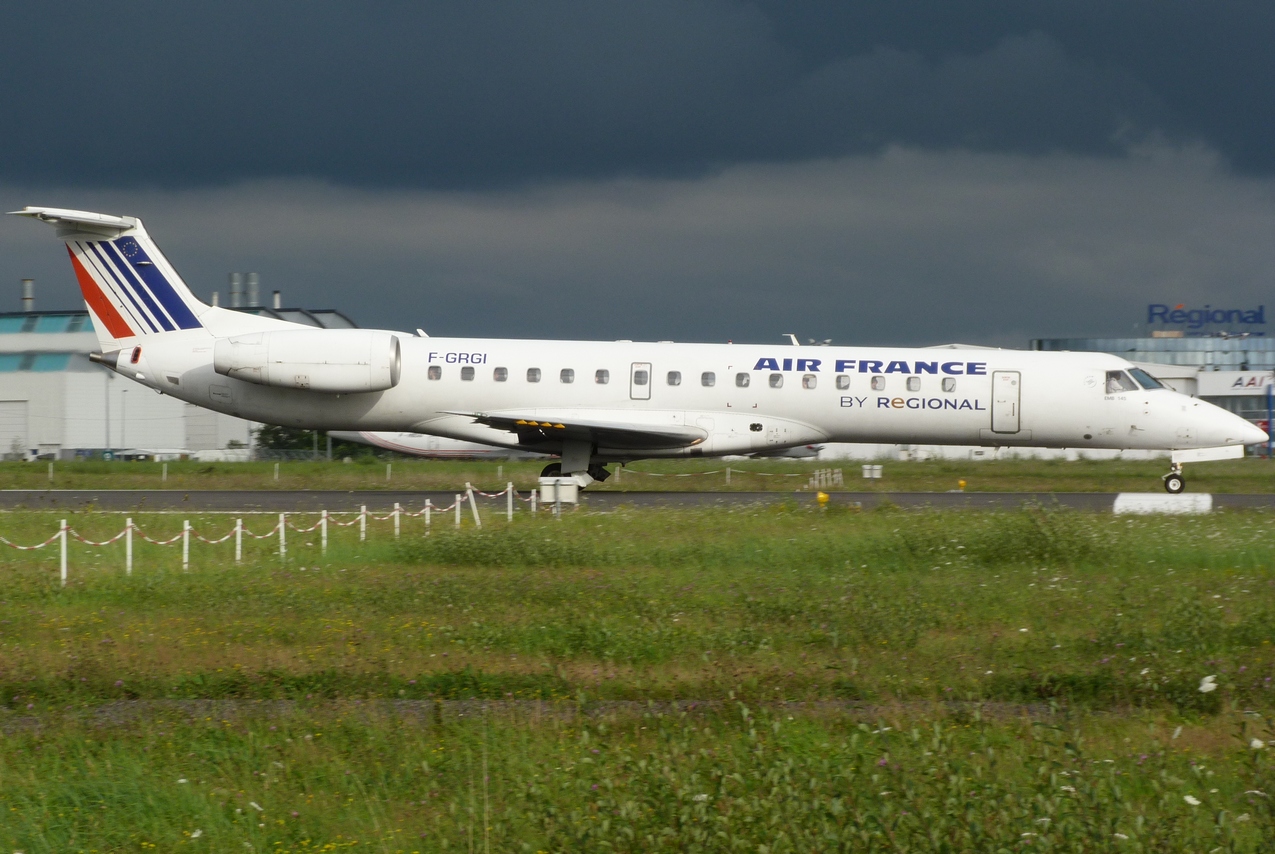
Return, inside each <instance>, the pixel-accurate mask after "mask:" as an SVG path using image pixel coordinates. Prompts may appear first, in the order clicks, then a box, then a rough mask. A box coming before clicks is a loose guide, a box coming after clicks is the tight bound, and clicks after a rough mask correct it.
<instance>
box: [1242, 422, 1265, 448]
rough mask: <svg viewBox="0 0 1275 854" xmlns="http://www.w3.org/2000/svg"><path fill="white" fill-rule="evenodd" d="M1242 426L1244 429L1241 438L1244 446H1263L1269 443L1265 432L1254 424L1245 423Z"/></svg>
mask: <svg viewBox="0 0 1275 854" xmlns="http://www.w3.org/2000/svg"><path fill="white" fill-rule="evenodd" d="M1244 426H1245V427H1246V429H1245V431H1244V436H1243V443H1244V444H1245V445H1258V444H1261V445H1265V444H1266V443H1267V442H1269V441H1270V436H1268V435H1267V434H1266V431H1265V430H1263V429H1262V428H1261V427H1258V426H1257V425H1256V424H1249V423H1248V422H1247V421H1245V422H1244Z"/></svg>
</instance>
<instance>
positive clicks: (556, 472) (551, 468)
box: [540, 463, 562, 477]
mask: <svg viewBox="0 0 1275 854" xmlns="http://www.w3.org/2000/svg"><path fill="white" fill-rule="evenodd" d="M540 476H541V477H562V463H549V465H547V466H545V467H544V468H542V469H541V470H540Z"/></svg>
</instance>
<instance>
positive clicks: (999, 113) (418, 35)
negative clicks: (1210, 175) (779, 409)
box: [0, 0, 1275, 188]
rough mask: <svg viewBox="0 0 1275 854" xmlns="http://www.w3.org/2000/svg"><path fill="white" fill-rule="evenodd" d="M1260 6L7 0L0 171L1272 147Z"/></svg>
mask: <svg viewBox="0 0 1275 854" xmlns="http://www.w3.org/2000/svg"><path fill="white" fill-rule="evenodd" d="M1273 20H1275V10H1273V9H1272V8H1271V7H1270V6H1269V4H1257V3H1212V4H1198V3H1185V2H1178V3H1175V2H1164V1H1163V0H1157V2H1149V0H1128V2H1121V3H1115V4H1113V3H1110V2H1101V3H1099V2H1092V3H1085V2H1066V3H1063V2H1054V3H1050V2H1042V3H1030V4H1025V3H1019V2H1014V3H1010V2H976V3H960V4H956V3H951V2H948V0H927V2H919V0H915V1H914V2H906V1H905V2H892V3H885V4H842V3H826V4H825V3H800V4H792V3H762V4H740V3H725V2H681V0H679V2H647V3H642V4H623V3H614V4H611V3H601V2H596V0H590V2H577V3H568V2H564V3H548V4H524V3H489V2H467V3H464V4H447V5H443V4H438V5H433V4H420V3H407V2H403V3H380V4H352V3H313V2H309V3H282V2H280V3H256V2H252V3H248V2H224V3H219V4H199V5H195V4H173V3H167V2H165V3H157V2H132V3H128V4H101V3H84V4H80V3H60V4H9V5H8V6H7V7H6V8H5V9H4V10H3V11H0V51H3V53H2V55H3V57H4V63H3V67H2V69H0V115H3V116H4V118H5V124H6V127H7V129H8V132H7V133H5V134H4V135H3V136H0V180H3V181H6V182H9V183H20V184H33V183H37V182H55V183H56V184H58V185H60V186H67V185H75V184H79V185H87V186H97V187H129V186H146V185H158V186H165V187H171V188H179V187H190V186H204V185H209V184H225V183H228V182H234V181H240V180H250V179H260V178H280V177H289V178H297V177H305V178H318V179H322V180H328V181H333V182H335V183H338V184H347V185H358V186H371V187H375V186H379V187H391V186H410V187H419V188H480V187H501V186H512V185H517V184H522V183H526V182H537V181H554V180H560V179H579V178H584V179H589V178H608V177H615V176H625V175H630V176H633V175H648V176H687V175H697V174H704V173H705V172H706V171H710V170H712V169H715V168H724V167H728V166H730V165H731V164H735V163H744V162H757V161H763V162H790V161H795V160H801V159H805V158H812V157H814V158H819V157H837V156H843V155H850V154H863V153H879V152H880V151H882V150H884V149H885V148H886V147H888V146H890V145H896V144H902V145H906V146H910V147H919V148H925V149H930V150H952V149H970V150H976V151H988V152H1028V153H1041V152H1057V151H1061V152H1069V153H1078V154H1086V155H1111V154H1122V153H1123V152H1124V151H1125V150H1126V148H1127V146H1128V145H1130V144H1131V143H1137V142H1139V141H1141V140H1143V139H1145V138H1146V137H1148V136H1151V135H1157V134H1158V135H1160V136H1163V137H1167V138H1170V139H1176V140H1200V141H1202V142H1204V143H1206V144H1209V145H1211V146H1212V147H1214V148H1215V149H1216V150H1218V151H1220V152H1221V153H1222V155H1223V156H1224V157H1226V158H1227V159H1229V160H1231V161H1232V162H1234V163H1237V164H1239V165H1240V166H1242V167H1244V168H1247V169H1252V170H1266V169H1268V168H1270V167H1271V166H1272V165H1275V146H1273V145H1272V143H1275V132H1273V125H1272V122H1273V119H1272V118H1271V112H1272V111H1271V110H1270V109H1269V104H1270V103H1271V100H1272V98H1271V96H1272V95H1275V71H1272V68H1275V64H1272V63H1270V62H1269V61H1268V59H1267V55H1268V51H1269V41H1270V36H1271V35H1272V34H1273V32H1275V30H1273V28H1272V21H1273Z"/></svg>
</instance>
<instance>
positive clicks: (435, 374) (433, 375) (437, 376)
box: [427, 365, 443, 380]
mask: <svg viewBox="0 0 1275 854" xmlns="http://www.w3.org/2000/svg"><path fill="white" fill-rule="evenodd" d="M427 376H429V378H430V379H431V380H441V379H442V378H443V369H442V367H440V366H439V365H430V366H429V373H428V375H427Z"/></svg>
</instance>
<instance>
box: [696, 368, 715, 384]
mask: <svg viewBox="0 0 1275 854" xmlns="http://www.w3.org/2000/svg"><path fill="white" fill-rule="evenodd" d="M699 384H700V385H702V386H703V387H704V388H712V387H713V386H715V385H717V374H715V373H713V372H712V371H705V372H704V373H702V374H700V375H699Z"/></svg>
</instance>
